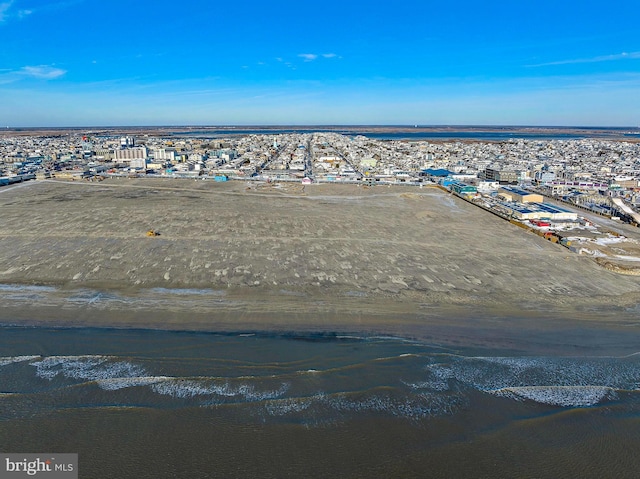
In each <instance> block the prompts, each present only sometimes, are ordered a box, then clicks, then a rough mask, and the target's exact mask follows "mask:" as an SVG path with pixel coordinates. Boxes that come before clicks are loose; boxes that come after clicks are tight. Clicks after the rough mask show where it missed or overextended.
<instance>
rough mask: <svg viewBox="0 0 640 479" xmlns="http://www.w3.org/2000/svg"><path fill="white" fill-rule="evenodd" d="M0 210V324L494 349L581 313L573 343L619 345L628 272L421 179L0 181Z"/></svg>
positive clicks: (626, 317) (628, 320)
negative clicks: (587, 331)
mask: <svg viewBox="0 0 640 479" xmlns="http://www.w3.org/2000/svg"><path fill="white" fill-rule="evenodd" d="M0 211H2V226H1V228H0V284H2V285H3V286H2V287H1V288H0V301H2V303H3V308H2V313H0V321H2V322H3V323H4V324H47V325H56V326H113V327H126V328H130V327H139V328H160V329H185V330H207V331H228V330H234V331H242V330H260V331H333V332H336V331H338V332H339V331H345V332H346V331H351V332H354V331H357V332H364V333H380V334H396V335H402V336H406V337H415V338H420V339H426V340H434V341H436V342H448V343H455V342H456V341H463V342H464V341H468V342H469V341H470V342H471V344H472V345H473V344H477V345H478V346H483V345H489V344H492V345H494V346H496V345H498V346H500V347H503V348H507V349H508V348H514V349H522V348H525V349H526V344H527V343H528V342H535V343H538V344H537V347H550V348H551V347H553V344H554V343H558V345H559V346H558V347H559V348H560V346H565V347H566V346H567V344H565V343H566V341H564V342H563V341H562V340H560V339H557V338H559V337H561V336H562V331H566V330H576V328H583V327H585V325H586V324H588V325H589V328H591V329H592V330H593V331H596V332H595V333H594V335H593V339H592V340H582V341H580V342H578V343H577V344H576V347H580V348H585V347H587V348H588V347H589V345H590V344H591V343H593V344H601V343H603V341H601V340H598V336H600V337H601V338H602V334H601V332H600V333H598V332H597V331H600V330H603V331H605V330H606V331H609V332H611V334H613V336H611V338H612V342H613V343H616V344H620V345H621V347H622V349H625V348H624V347H623V346H622V344H621V343H624V342H625V338H628V336H629V335H628V334H627V333H628V332H630V331H634V332H635V331H636V328H637V320H636V318H637V314H638V306H637V305H638V304H639V302H640V292H639V288H638V286H639V285H640V278H639V277H633V276H625V275H619V274H616V273H613V272H610V271H607V270H605V269H604V268H602V267H600V266H599V265H597V264H596V263H595V262H594V261H593V260H591V259H589V258H587V257H584V256H580V255H578V254H575V253H572V252H570V251H569V250H567V249H565V248H563V247H561V246H559V245H555V244H551V243H549V242H547V241H545V240H543V239H542V238H539V237H537V236H535V235H533V234H531V233H528V232H526V231H523V230H521V229H520V228H517V227H516V226H513V225H510V224H508V223H507V222H505V221H503V220H500V219H499V218H496V217H494V216H492V215H490V214H488V213H485V212H483V211H481V210H480V209H478V208H476V207H474V206H473V205H470V204H468V203H466V202H464V201H461V200H459V199H457V198H455V197H452V196H450V195H447V194H446V193H444V192H442V191H440V190H438V189H436V188H427V187H425V188H408V187H391V188H387V187H373V188H366V187H360V186H354V185H312V186H307V187H306V188H303V187H302V185H299V184H277V185H271V184H269V185H267V184H258V183H251V184H249V183H248V182H239V181H236V182H228V183H223V184H220V183H214V182H211V181H202V180H199V181H194V180H149V179H125V178H121V179H117V178H115V179H108V180H105V181H103V182H93V183H89V182H81V183H80V182H75V183H74V182H62V181H39V182H33V183H25V184H23V185H21V186H19V187H14V188H5V189H3V190H0ZM149 229H153V230H156V231H158V232H159V233H160V235H159V236H156V237H148V236H146V232H147V231H148V230H149ZM514 318H519V319H518V320H517V321H516V320H515V319H514ZM516 323H517V327H515V328H514V327H513V325H514V324H516ZM532 332H536V335H535V339H534V338H532V336H531V334H532ZM540 334H541V335H540ZM633 336H635V334H634V335H633ZM554 338H556V339H554ZM616 338H617V339H616ZM583 339H584V338H583ZM606 342H607V341H606V340H605V341H604V343H606ZM628 343H629V345H628V347H629V349H630V350H631V349H633V347H634V344H635V342H634V341H632V340H631V339H629V341H628Z"/></svg>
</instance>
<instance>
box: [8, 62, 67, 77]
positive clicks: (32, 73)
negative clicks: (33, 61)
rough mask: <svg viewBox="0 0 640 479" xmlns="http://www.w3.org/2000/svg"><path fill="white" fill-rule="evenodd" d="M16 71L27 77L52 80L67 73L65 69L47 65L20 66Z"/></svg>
mask: <svg viewBox="0 0 640 479" xmlns="http://www.w3.org/2000/svg"><path fill="white" fill-rule="evenodd" d="M18 73H20V74H21V75H24V76H28V77H33V78H39V79H41V80H53V79H55V78H60V77H61V76H62V75H64V74H65V73H67V71H66V70H62V69H61V68H55V67H52V66H49V65H38V66H26V67H22V68H21V69H20V70H19V71H18Z"/></svg>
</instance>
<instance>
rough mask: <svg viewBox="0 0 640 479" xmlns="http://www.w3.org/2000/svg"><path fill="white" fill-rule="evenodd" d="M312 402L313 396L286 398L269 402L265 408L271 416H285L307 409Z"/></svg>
mask: <svg viewBox="0 0 640 479" xmlns="http://www.w3.org/2000/svg"><path fill="white" fill-rule="evenodd" d="M312 403H313V398H286V399H280V400H275V401H269V402H267V403H266V404H265V409H266V410H267V413H269V414H270V415H271V416H285V415H287V414H292V413H301V412H303V411H306V410H307V409H309V407H310V406H311V404H312Z"/></svg>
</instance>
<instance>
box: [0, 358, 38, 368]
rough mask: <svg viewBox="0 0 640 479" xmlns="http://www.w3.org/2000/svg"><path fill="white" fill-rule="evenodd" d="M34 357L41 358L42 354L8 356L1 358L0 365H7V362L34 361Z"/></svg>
mask: <svg viewBox="0 0 640 479" xmlns="http://www.w3.org/2000/svg"><path fill="white" fill-rule="evenodd" d="M34 359H40V356H7V357H4V358H0V366H6V365H7V364H13V363H22V362H24V361H33V360H34Z"/></svg>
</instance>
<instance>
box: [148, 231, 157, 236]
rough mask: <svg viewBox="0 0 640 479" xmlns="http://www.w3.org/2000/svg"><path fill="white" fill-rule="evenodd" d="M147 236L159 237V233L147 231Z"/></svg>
mask: <svg viewBox="0 0 640 479" xmlns="http://www.w3.org/2000/svg"><path fill="white" fill-rule="evenodd" d="M147 236H160V233H158V232H157V231H156V230H149V231H147Z"/></svg>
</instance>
